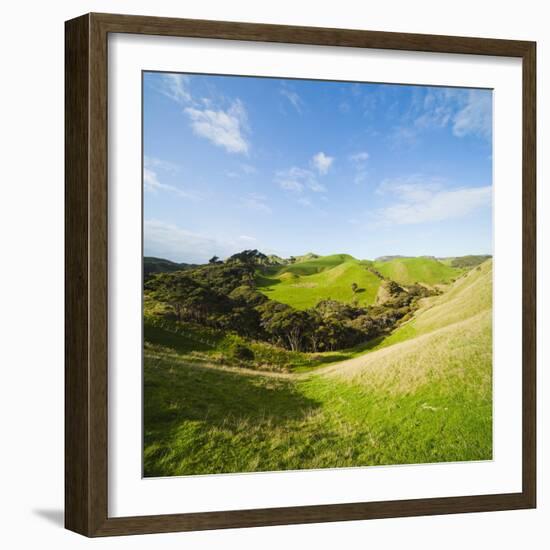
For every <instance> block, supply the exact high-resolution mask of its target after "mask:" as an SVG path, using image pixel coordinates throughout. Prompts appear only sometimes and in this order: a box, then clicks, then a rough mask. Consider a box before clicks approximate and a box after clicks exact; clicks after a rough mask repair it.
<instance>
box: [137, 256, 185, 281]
mask: <svg viewBox="0 0 550 550" xmlns="http://www.w3.org/2000/svg"><path fill="white" fill-rule="evenodd" d="M188 267H193V264H184V263H181V264H178V263H176V262H171V261H170V260H164V259H163V258H154V257H152V256H145V257H144V258H143V278H144V280H147V279H148V278H149V277H150V276H151V275H152V274H153V273H168V272H171V271H181V270H182V269H187V268H188Z"/></svg>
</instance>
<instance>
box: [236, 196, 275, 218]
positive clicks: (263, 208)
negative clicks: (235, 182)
mask: <svg viewBox="0 0 550 550" xmlns="http://www.w3.org/2000/svg"><path fill="white" fill-rule="evenodd" d="M267 201H268V199H267V197H266V196H265V195H261V194H259V193H249V194H248V195H246V197H243V199H242V204H243V206H244V207H245V208H247V209H248V210H254V211H256V212H263V213H264V214H271V212H272V210H271V207H270V206H269V204H268V202H267Z"/></svg>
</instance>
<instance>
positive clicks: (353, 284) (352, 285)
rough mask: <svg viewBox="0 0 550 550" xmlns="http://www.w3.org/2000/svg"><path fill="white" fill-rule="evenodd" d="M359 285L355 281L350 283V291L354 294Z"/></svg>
mask: <svg viewBox="0 0 550 550" xmlns="http://www.w3.org/2000/svg"><path fill="white" fill-rule="evenodd" d="M358 289H359V287H358V286H357V283H351V291H352V292H353V293H354V294H355V293H356V292H357V290H358Z"/></svg>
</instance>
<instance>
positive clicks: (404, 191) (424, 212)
mask: <svg viewBox="0 0 550 550" xmlns="http://www.w3.org/2000/svg"><path fill="white" fill-rule="evenodd" d="M377 192H378V193H379V194H381V195H390V196H391V197H392V198H393V199H394V200H395V202H394V203H392V204H390V205H389V206H386V207H383V208H381V209H379V210H377V211H376V213H375V217H376V220H377V222H379V223H382V224H387V225H392V224H397V225H407V224H419V223H427V222H437V221H442V220H449V219H456V218H462V217H464V216H467V215H468V214H470V213H472V212H474V211H476V210H478V209H480V208H483V207H487V206H489V205H490V204H491V197H492V187H491V186H490V185H488V186H483V187H463V188H448V187H445V186H444V185H443V182H442V180H438V179H422V178H421V177H419V176H412V177H409V178H401V179H396V180H385V181H384V182H382V184H381V185H380V186H379V188H378V190H377Z"/></svg>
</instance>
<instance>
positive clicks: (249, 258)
mask: <svg viewBox="0 0 550 550" xmlns="http://www.w3.org/2000/svg"><path fill="white" fill-rule="evenodd" d="M227 261H228V262H229V263H240V264H244V265H253V266H254V265H259V264H260V265H263V264H266V263H268V258H267V256H266V255H265V254H263V253H262V252H259V251H258V250H256V249H254V250H243V251H242V252H238V253H237V254H233V256H230V257H229V258H228V260H227Z"/></svg>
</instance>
